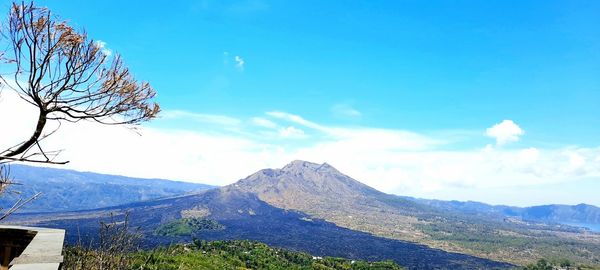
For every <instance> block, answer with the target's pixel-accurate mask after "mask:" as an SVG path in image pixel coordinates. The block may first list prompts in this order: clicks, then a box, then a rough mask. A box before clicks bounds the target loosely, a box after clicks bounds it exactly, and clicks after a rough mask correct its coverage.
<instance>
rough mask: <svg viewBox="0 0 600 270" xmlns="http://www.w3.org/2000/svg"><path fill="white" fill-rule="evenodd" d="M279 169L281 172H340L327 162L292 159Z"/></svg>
mask: <svg viewBox="0 0 600 270" xmlns="http://www.w3.org/2000/svg"><path fill="white" fill-rule="evenodd" d="M281 171H283V172H292V173H294V172H304V171H313V172H329V173H334V174H341V173H340V172H339V171H338V170H336V169H335V168H334V167H333V166H331V165H329V164H328V163H327V162H325V163H322V164H318V163H313V162H308V161H304V160H294V161H292V162H290V163H288V164H287V165H285V166H284V167H283V168H282V169H281Z"/></svg>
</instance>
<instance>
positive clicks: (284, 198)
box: [230, 160, 383, 212]
mask: <svg viewBox="0 0 600 270" xmlns="http://www.w3.org/2000/svg"><path fill="white" fill-rule="evenodd" d="M230 188H232V189H238V190H241V191H244V192H250V193H254V194H256V195H257V196H258V198H260V199H261V200H263V201H266V202H268V203H271V204H273V205H275V206H277V207H280V208H284V209H309V208H310V209H312V208H315V209H316V208H318V209H327V208H336V207H341V204H344V203H350V204H355V203H356V202H357V201H362V203H364V202H365V200H367V198H371V199H374V198H375V197H377V196H381V195H382V194H383V193H381V192H379V191H377V190H375V189H373V188H371V187H369V186H367V185H365V184H363V183H360V182H359V181H356V180H354V179H352V178H350V177H349V176H347V175H345V174H343V173H341V172H339V171H338V170H336V169H335V168H334V167H332V166H331V165H329V164H327V163H322V164H318V163H312V162H308V161H302V160H294V161H292V162H290V163H289V164H287V165H286V166H284V167H283V168H281V169H264V170H261V171H258V172H257V173H254V174H252V175H250V176H248V177H247V178H245V179H242V180H240V181H238V182H237V183H235V184H233V185H232V186H230ZM309 212H311V211H309Z"/></svg>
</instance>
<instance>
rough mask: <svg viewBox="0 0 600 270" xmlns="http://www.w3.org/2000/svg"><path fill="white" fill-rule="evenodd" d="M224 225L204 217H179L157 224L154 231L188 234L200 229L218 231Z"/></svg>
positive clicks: (168, 234)
mask: <svg viewBox="0 0 600 270" xmlns="http://www.w3.org/2000/svg"><path fill="white" fill-rule="evenodd" d="M224 228H225V227H224V226H223V225H221V224H219V222H217V221H215V220H211V219H205V218H181V219H176V220H173V221H171V222H169V223H166V224H163V225H161V226H159V227H158V228H157V229H156V231H155V232H154V233H155V234H156V235H161V236H190V235H195V234H197V233H198V232H202V231H218V230H222V229H224Z"/></svg>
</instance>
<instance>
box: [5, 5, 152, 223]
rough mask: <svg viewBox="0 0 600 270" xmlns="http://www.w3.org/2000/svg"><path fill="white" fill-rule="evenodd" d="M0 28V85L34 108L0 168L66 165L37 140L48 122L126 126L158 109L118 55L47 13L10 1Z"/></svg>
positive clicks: (149, 91) (149, 90) (45, 134)
mask: <svg viewBox="0 0 600 270" xmlns="http://www.w3.org/2000/svg"><path fill="white" fill-rule="evenodd" d="M1 31H2V33H1V38H3V41H2V43H6V44H7V45H8V49H7V50H6V51H4V52H0V60H1V65H2V67H1V69H0V70H2V71H5V70H9V73H8V74H7V73H3V74H0V84H2V85H1V86H2V87H3V88H5V89H10V90H12V91H14V92H16V93H17V94H18V96H19V97H20V98H21V100H22V101H23V102H26V103H28V104H30V105H31V106H34V107H35V108H36V109H37V112H38V118H37V122H36V123H35V128H34V129H33V132H32V133H31V136H29V138H24V139H23V141H22V142H20V143H18V144H17V145H14V146H12V147H8V148H6V149H5V150H2V149H0V166H4V165H5V164H7V163H11V162H15V161H20V162H39V163H52V164H64V163H67V162H68V161H56V160H55V158H56V156H57V155H58V154H59V152H60V151H48V150H46V149H44V148H43V147H42V145H41V144H40V142H41V141H42V140H44V139H45V138H47V137H48V136H50V135H52V134H53V133H54V132H55V131H56V130H57V129H58V128H56V129H53V130H51V131H47V130H45V129H44V128H45V127H46V126H47V124H48V123H49V122H56V123H58V127H60V122H61V121H68V122H78V121H81V120H90V121H95V122H98V123H102V124H108V125H128V126H131V125H137V124H139V123H141V122H144V121H148V120H151V119H153V118H155V117H156V116H157V114H158V113H159V111H160V107H159V106H158V104H156V103H154V102H153V101H152V100H153V98H154V96H155V95H156V93H155V91H154V90H153V89H152V87H151V86H150V85H149V84H148V83H147V82H138V81H137V80H135V79H134V78H133V76H132V74H131V73H130V71H129V69H128V68H127V67H125V66H124V65H123V62H122V60H121V57H120V56H119V55H118V54H117V55H112V56H111V55H108V54H106V53H105V52H104V50H103V49H102V48H101V45H100V43H98V42H95V41H94V40H92V39H90V38H88V37H87V34H86V33H85V32H82V31H77V30H75V29H74V28H73V27H71V26H69V25H68V24H67V23H66V22H65V21H62V20H60V19H59V18H58V17H55V16H53V15H52V14H51V12H50V10H48V9H46V8H43V7H37V6H35V5H34V4H33V3H29V4H27V3H21V4H16V3H13V5H12V8H11V10H10V12H9V15H8V22H7V23H6V25H5V26H4V27H3V28H2V30H1ZM2 43H0V44H2ZM3 129H5V130H6V129H8V130H10V127H4V128H3ZM3 132H5V131H3ZM6 171H7V170H6V168H5V169H4V171H3V172H6ZM8 183H10V178H9V176H8V174H6V173H4V174H2V173H0V194H1V193H2V191H3V190H4V189H5V187H6V185H7V184H8ZM0 216H1V215H0Z"/></svg>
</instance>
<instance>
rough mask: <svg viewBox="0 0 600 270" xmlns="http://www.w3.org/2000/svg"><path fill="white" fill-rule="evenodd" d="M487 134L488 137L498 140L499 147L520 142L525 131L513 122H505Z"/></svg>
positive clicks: (496, 125) (489, 129) (488, 130)
mask: <svg viewBox="0 0 600 270" xmlns="http://www.w3.org/2000/svg"><path fill="white" fill-rule="evenodd" d="M485 133H486V135H487V136H488V137H492V138H494V139H496V144H497V145H504V144H507V143H511V142H516V141H519V139H520V137H521V136H522V135H523V134H525V131H523V129H521V128H520V127H519V126H518V125H517V124H515V122H513V121H512V120H504V121H502V122H501V123H498V124H495V125H493V126H492V127H490V128H488V129H487V130H486V132H485Z"/></svg>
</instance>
